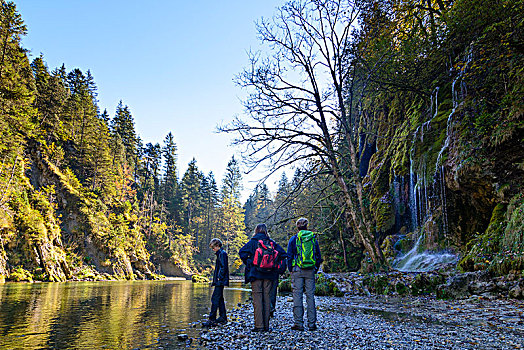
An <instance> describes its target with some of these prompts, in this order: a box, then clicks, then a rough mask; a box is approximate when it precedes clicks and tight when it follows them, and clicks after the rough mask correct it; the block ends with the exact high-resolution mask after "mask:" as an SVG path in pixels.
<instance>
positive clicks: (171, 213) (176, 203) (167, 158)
mask: <svg viewBox="0 0 524 350" xmlns="http://www.w3.org/2000/svg"><path fill="white" fill-rule="evenodd" d="M176 151H177V147H176V144H175V140H174V137H173V134H172V133H171V132H170V133H169V134H167V136H166V138H165V139H164V147H163V149H162V152H163V155H164V190H163V203H164V205H163V206H164V207H165V211H166V213H167V221H168V222H169V223H170V224H171V225H175V224H177V223H179V222H180V205H181V203H180V196H179V193H178V192H179V191H178V175H177V165H176V162H177V154H176Z"/></svg>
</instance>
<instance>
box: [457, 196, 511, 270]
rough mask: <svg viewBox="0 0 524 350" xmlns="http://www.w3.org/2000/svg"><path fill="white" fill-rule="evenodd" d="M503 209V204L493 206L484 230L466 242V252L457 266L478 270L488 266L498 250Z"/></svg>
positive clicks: (502, 222)
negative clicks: (487, 224)
mask: <svg viewBox="0 0 524 350" xmlns="http://www.w3.org/2000/svg"><path fill="white" fill-rule="evenodd" d="M505 211H506V206H505V205H504V204H497V205H496V206H495V208H494V209H493V213H492V215H491V220H490V223H489V226H488V228H487V230H486V232H485V233H484V234H481V235H478V236H477V237H475V238H473V239H472V240H471V241H470V242H469V243H468V245H467V247H466V249H467V253H466V255H465V256H464V258H462V259H461V260H460V262H459V268H461V269H462V270H463V271H479V270H486V269H488V268H489V267H490V265H491V264H492V262H493V259H494V257H495V255H496V254H497V253H498V252H499V250H500V240H501V237H502V233H503V231H504V227H505V217H504V214H505Z"/></svg>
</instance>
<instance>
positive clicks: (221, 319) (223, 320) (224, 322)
mask: <svg viewBox="0 0 524 350" xmlns="http://www.w3.org/2000/svg"><path fill="white" fill-rule="evenodd" d="M216 323H218V324H222V325H224V324H226V323H227V320H226V319H225V318H219V319H217V320H216Z"/></svg>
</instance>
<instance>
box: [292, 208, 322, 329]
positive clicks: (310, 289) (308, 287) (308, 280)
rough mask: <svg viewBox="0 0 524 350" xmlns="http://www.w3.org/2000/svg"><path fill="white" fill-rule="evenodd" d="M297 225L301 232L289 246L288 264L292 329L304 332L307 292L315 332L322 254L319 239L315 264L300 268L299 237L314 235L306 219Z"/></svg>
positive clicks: (308, 307)
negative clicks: (316, 279) (316, 288)
mask: <svg viewBox="0 0 524 350" xmlns="http://www.w3.org/2000/svg"><path fill="white" fill-rule="evenodd" d="M296 225H297V229H298V230H299V232H298V233H297V234H295V235H294V236H293V237H291V239H290V240H289V243H288V245H287V256H288V259H287V262H288V268H289V271H290V272H291V285H292V288H293V320H294V324H293V326H292V327H291V329H292V330H297V331H303V330H304V320H303V317H304V305H303V294H304V292H305V293H306V302H307V321H308V328H309V330H310V331H314V330H316V329H317V310H316V306H315V274H316V273H317V272H318V270H319V268H320V264H321V263H322V256H321V254H320V247H319V244H318V239H315V245H314V247H313V255H314V259H315V264H314V265H313V266H311V267H307V268H306V267H303V268H302V267H300V266H299V265H300V262H299V256H298V255H299V253H298V249H297V236H298V234H301V233H309V234H312V232H311V231H308V230H307V226H308V220H307V219H306V218H300V219H298V220H297V224H296Z"/></svg>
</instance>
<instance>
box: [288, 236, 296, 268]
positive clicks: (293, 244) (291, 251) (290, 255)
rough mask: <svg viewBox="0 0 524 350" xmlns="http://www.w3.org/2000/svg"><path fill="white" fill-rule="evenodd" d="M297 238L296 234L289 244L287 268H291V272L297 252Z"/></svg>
mask: <svg viewBox="0 0 524 350" xmlns="http://www.w3.org/2000/svg"><path fill="white" fill-rule="evenodd" d="M296 240H297V238H296V236H293V237H291V239H290V240H289V243H288V244H287V268H288V269H289V272H291V271H293V259H294V258H295V255H296V254H297V244H296Z"/></svg>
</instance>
